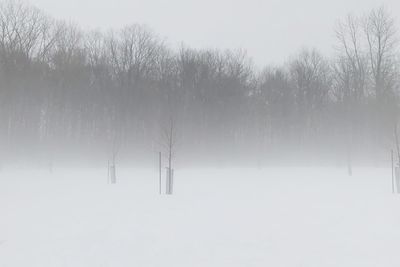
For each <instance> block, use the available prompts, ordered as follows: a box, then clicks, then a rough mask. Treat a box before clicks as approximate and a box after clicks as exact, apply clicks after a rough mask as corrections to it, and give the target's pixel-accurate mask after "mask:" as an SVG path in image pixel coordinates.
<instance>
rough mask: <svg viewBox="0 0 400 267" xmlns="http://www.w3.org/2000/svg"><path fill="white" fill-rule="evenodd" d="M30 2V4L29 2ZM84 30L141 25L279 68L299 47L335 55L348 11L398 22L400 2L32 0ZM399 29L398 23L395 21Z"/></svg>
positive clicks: (175, 41) (172, 37)
mask: <svg viewBox="0 0 400 267" xmlns="http://www.w3.org/2000/svg"><path fill="white" fill-rule="evenodd" d="M28 1H29V0H28ZM29 2H30V3H32V4H34V5H35V6H37V7H39V8H40V9H42V10H44V11H46V12H47V13H49V14H50V15H52V16H54V17H57V18H64V19H68V20H72V21H74V22H76V23H78V24H79V25H81V26H82V28H84V29H86V28H99V29H104V30H107V29H109V28H119V27H122V26H124V25H127V24H132V23H141V24H147V25H148V26H150V27H151V28H152V29H153V30H154V31H155V32H156V33H157V34H159V35H160V36H162V37H165V38H166V39H167V42H168V43H169V44H171V45H179V44H181V43H182V42H183V43H185V44H187V45H189V46H191V47H198V48H220V49H225V48H230V49H236V48H244V49H246V50H247V51H248V54H249V55H250V56H251V57H253V58H254V61H255V63H256V64H257V65H259V66H261V65H265V64H280V63H282V62H284V61H285V60H287V58H288V57H289V56H290V55H292V54H294V53H296V52H298V50H300V49H301V48H302V47H305V46H307V47H315V48H317V49H318V50H320V51H321V52H323V53H325V54H330V53H332V51H333V45H334V41H335V40H334V33H333V29H334V25H335V23H336V21H337V19H339V18H342V17H344V16H345V15H346V14H348V13H350V12H352V13H355V14H363V13H365V12H366V11H368V10H370V9H372V8H375V7H379V6H381V5H385V6H386V7H387V8H388V9H389V10H390V11H391V12H392V15H393V16H395V17H397V18H398V20H397V22H399V20H400V0H329V1H326V0H240V1H239V0H196V1H194V0H30V1H29ZM398 25H399V26H400V24H399V23H398Z"/></svg>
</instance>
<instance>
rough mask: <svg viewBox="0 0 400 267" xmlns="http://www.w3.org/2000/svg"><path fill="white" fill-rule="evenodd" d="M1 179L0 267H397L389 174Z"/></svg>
mask: <svg viewBox="0 0 400 267" xmlns="http://www.w3.org/2000/svg"><path fill="white" fill-rule="evenodd" d="M117 177H118V183H117V184H116V185H110V184H107V171H106V170H103V169H86V170H83V169H76V170H57V169H55V170H54V172H53V173H52V174H50V173H48V172H46V171H43V170H36V171H31V170H18V171H10V170H4V171H3V172H1V173H0V266H1V267H13V266H18V267H20V266H29V267H34V266H38V267H39V266H40V267H47V266H49V267H50V266H51V267H57V266H62V267H66V266H71V267H72V266H73V267H79V266H85V267H91V266H99V267H102V266H104V267H105V266H110V267H118V266H121V267H122V266H124V267H125V266H174V267H175V266H185V267H188V266H190V267H192V266H219V267H221V266H229V267H235V266H274V267H277V266H306V267H310V266H316V267H317V266H318V267H320V266H351V267H354V266H363V267H366V266H386V267H388V266H389V267H390V266H396V267H397V266H399V262H400V261H399V259H398V254H397V252H398V247H399V244H400V195H396V194H392V193H391V171H390V169H385V168H382V169H374V168H364V169H361V168H355V169H354V175H353V176H352V177H349V176H347V174H346V169H344V168H343V169H341V168H265V169H207V170H205V169H202V170H196V169H191V170H176V173H175V182H174V183H175V187H174V195H172V196H166V195H161V196H160V195H159V194H158V173H157V171H156V170H133V169H121V168H119V169H117Z"/></svg>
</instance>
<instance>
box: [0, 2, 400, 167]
mask: <svg viewBox="0 0 400 267" xmlns="http://www.w3.org/2000/svg"><path fill="white" fill-rule="evenodd" d="M394 21H395V18H394V17H392V16H391V14H390V13H389V12H388V11H387V10H386V9H385V8H377V9H374V10H372V11H371V12H369V13H368V14H363V15H349V16H347V17H345V18H342V19H341V20H338V21H337V23H336V25H335V32H334V34H335V35H336V37H337V38H336V43H335V44H332V46H334V47H335V53H334V56H333V57H329V58H328V57H325V56H324V55H322V54H320V53H319V52H318V51H317V50H316V49H313V48H310V49H303V50H300V51H293V54H292V55H288V60H287V62H286V63H285V64H282V66H266V67H265V68H264V69H262V70H261V69H259V68H257V67H255V66H254V65H253V63H252V59H251V58H250V57H248V56H247V54H246V51H244V50H207V49H204V50H203V49H193V48H190V47H187V46H184V45H182V46H181V47H180V48H179V49H172V48H170V47H169V46H168V45H167V44H165V42H164V41H163V39H162V38H161V37H160V36H159V35H157V34H156V33H154V32H153V31H152V30H151V29H149V28H148V27H147V26H144V25H141V24H132V25H130V26H126V27H124V28H122V29H119V30H110V31H107V32H101V31H90V32H88V31H85V30H83V29H81V28H80V27H79V26H77V25H75V24H74V23H69V22H65V21H60V20H57V19H54V18H52V17H49V16H48V15H47V14H45V13H43V12H42V11H41V10H39V9H37V8H36V7H34V6H31V5H29V4H26V3H22V2H19V1H6V2H2V3H1V4H0V162H3V163H6V162H13V161H14V162H15V160H17V159H18V160H21V161H23V160H25V161H28V162H29V161H42V162H53V161H57V160H60V161H61V160H74V159H77V160H78V159H79V160H82V159H87V160H93V161H101V162H104V161H106V160H107V159H108V158H110V155H111V154H113V153H115V154H116V153H117V151H118V155H117V157H118V159H119V160H120V161H121V162H122V161H126V162H129V163H130V164H153V162H157V155H158V151H162V149H163V144H162V138H163V133H164V132H165V128H166V127H167V129H169V128H168V127H169V126H170V125H172V124H173V125H174V135H175V138H176V143H174V144H176V147H175V148H174V157H175V160H176V161H178V162H180V164H217V165H224V164H240V165H245V164H250V165H253V164H254V165H268V164H276V163H314V162H315V163H316V162H318V163H323V164H338V165H340V164H348V163H349V162H354V163H366V164H370V163H372V162H374V163H384V162H386V161H389V160H390V150H391V149H395V147H396V145H395V132H396V128H397V122H398V120H399V116H398V115H399V104H400V102H399V85H400V79H399V78H400V75H399V74H400V68H399V67H400V64H399V63H400V61H399V55H400V52H399V51H398V48H399V42H398V41H399V35H398V32H397V29H396V26H395V22H394ZM316 23H318V22H316ZM259 31H260V34H268V33H267V32H262V31H263V29H259ZM288 34H290V32H288ZM328 34H330V33H328ZM273 41H274V40H272V39H271V42H273ZM269 52H273V51H269ZM113 151H114V152H113Z"/></svg>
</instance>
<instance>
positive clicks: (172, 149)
mask: <svg viewBox="0 0 400 267" xmlns="http://www.w3.org/2000/svg"><path fill="white" fill-rule="evenodd" d="M161 134H162V136H161V146H162V150H163V153H164V156H165V157H166V158H167V162H168V166H167V177H166V193H167V194H172V192H173V179H174V167H173V160H174V159H175V156H176V148H177V131H176V122H175V120H174V118H173V117H170V119H169V121H168V122H164V125H163V129H162V133H161Z"/></svg>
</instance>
